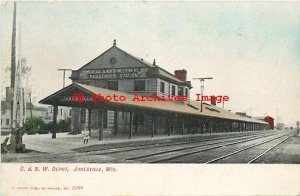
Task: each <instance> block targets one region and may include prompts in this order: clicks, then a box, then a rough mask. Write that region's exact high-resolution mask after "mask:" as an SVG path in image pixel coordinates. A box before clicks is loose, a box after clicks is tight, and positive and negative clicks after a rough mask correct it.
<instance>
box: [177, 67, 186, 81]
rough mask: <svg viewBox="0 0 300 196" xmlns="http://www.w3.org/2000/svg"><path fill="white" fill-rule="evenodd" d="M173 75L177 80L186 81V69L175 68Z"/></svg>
mask: <svg viewBox="0 0 300 196" xmlns="http://www.w3.org/2000/svg"><path fill="white" fill-rule="evenodd" d="M175 76H176V78H178V79H179V80H182V81H186V70H185V69H182V70H175Z"/></svg>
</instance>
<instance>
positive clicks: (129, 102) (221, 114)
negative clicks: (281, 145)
mask: <svg viewBox="0 0 300 196" xmlns="http://www.w3.org/2000/svg"><path fill="white" fill-rule="evenodd" d="M74 92H75V93H83V94H84V95H85V96H91V95H92V94H99V93H100V94H101V95H102V96H113V95H114V94H115V95H117V96H125V97H126V100H125V101H113V100H112V101H110V102H106V103H104V102H98V101H97V102H94V104H98V105H99V106H101V105H103V104H107V105H109V106H111V107H131V108H140V109H144V110H152V111H153V110H155V111H165V112H174V113H180V114H187V115H193V116H203V117H215V118H219V119H229V120H236V121H243V122H253V123H260V124H267V123H266V122H264V121H260V120H256V119H252V118H246V117H241V116H239V115H237V114H235V113H232V112H230V111H228V110H225V109H223V108H219V107H217V106H212V105H210V104H207V103H204V104H203V112H200V103H199V102H196V101H190V103H182V102H176V101H165V102H164V101H155V102H154V101H133V97H134V95H133V94H129V93H124V92H121V91H114V90H109V89H104V88H99V87H94V86H90V85H84V84H79V83H73V84H71V85H69V86H67V87H65V88H64V89H61V90H59V91H57V92H55V93H53V94H52V95H50V96H48V97H46V98H45V99H43V100H41V101H40V103H42V104H57V105H60V106H73V107H74V106H75V107H76V103H74V102H72V101H68V102H63V101H60V97H61V96H71V95H72V93H74ZM82 104H85V103H82ZM86 104H87V103H86ZM90 104H91V103H90ZM79 105H80V104H79V103H77V107H78V106H79ZM94 106H95V105H94ZM99 106H97V107H99Z"/></svg>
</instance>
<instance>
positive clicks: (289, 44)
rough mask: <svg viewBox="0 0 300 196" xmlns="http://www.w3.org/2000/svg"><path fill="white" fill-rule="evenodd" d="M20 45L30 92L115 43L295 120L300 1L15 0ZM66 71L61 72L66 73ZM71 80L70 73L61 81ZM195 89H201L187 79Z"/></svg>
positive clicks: (208, 89) (8, 22)
mask: <svg viewBox="0 0 300 196" xmlns="http://www.w3.org/2000/svg"><path fill="white" fill-rule="evenodd" d="M17 6H18V8H17V23H19V22H21V23H22V54H23V56H25V57H26V58H27V63H28V64H29V65H31V66H32V75H31V78H30V84H31V85H32V88H33V89H34V92H33V96H34V97H35V100H36V101H39V100H41V99H42V98H44V97H46V96H48V95H50V94H51V93H53V92H55V91H57V90H59V89H61V88H62V72H59V71H57V69H58V68H71V69H78V68H80V67H81V66H83V65H84V64H85V63H87V62H89V61H90V60H92V59H93V58H95V57H96V56H98V55H100V54H101V53H102V52H104V51H105V50H107V49H108V48H109V47H111V46H112V43H113V39H117V46H118V47H120V48H121V49H123V50H125V51H127V52H129V53H132V54H134V55H136V56H139V57H141V58H143V59H145V60H147V61H149V62H152V61H153V59H156V63H157V64H158V65H159V66H161V67H162V68H164V69H166V70H168V71H170V72H172V73H173V71H174V70H175V69H183V68H184V69H186V70H187V72H188V79H189V80H192V78H193V77H207V76H212V77H214V79H213V80H210V81H207V82H206V83H205V94H206V95H213V94H215V95H228V96H229V97H230V101H229V102H228V103H226V105H225V107H226V108H227V109H231V110H232V111H240V112H247V113H248V114H250V115H252V116H263V115H266V114H268V115H271V116H273V117H274V118H275V119H276V117H277V113H278V116H279V118H280V121H281V122H283V123H286V124H287V125H292V126H295V122H296V121H297V120H300V3H299V2H276V3H275V2H273V3H272V2H268V3H260V2H252V3H251V2H250V3H249V2H185V3H184V2H150V3H149V2H126V3H120V2H55V3H45V2H18V5H17ZM12 14H13V4H12V3H6V4H3V5H2V7H1V21H0V22H1V67H2V69H1V84H2V87H1V90H2V96H3V95H4V88H5V86H9V81H10V79H9V77H10V71H9V70H8V67H9V66H10V52H11V48H10V47H11V31H12ZM69 75H70V74H67V76H69ZM66 83H67V84H70V83H71V81H70V80H69V79H67V80H66ZM192 85H193V86H194V88H193V90H192V93H191V96H192V98H194V99H196V96H195V94H196V93H198V92H199V82H198V81H195V80H192Z"/></svg>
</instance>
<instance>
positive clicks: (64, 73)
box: [58, 68, 72, 88]
mask: <svg viewBox="0 0 300 196" xmlns="http://www.w3.org/2000/svg"><path fill="white" fill-rule="evenodd" d="M58 71H63V88H65V78H66V71H72V69H65V68H62V69H58Z"/></svg>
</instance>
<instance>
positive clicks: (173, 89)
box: [171, 85, 176, 96]
mask: <svg viewBox="0 0 300 196" xmlns="http://www.w3.org/2000/svg"><path fill="white" fill-rule="evenodd" d="M171 95H174V96H175V95H176V86H174V85H172V92H171Z"/></svg>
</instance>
